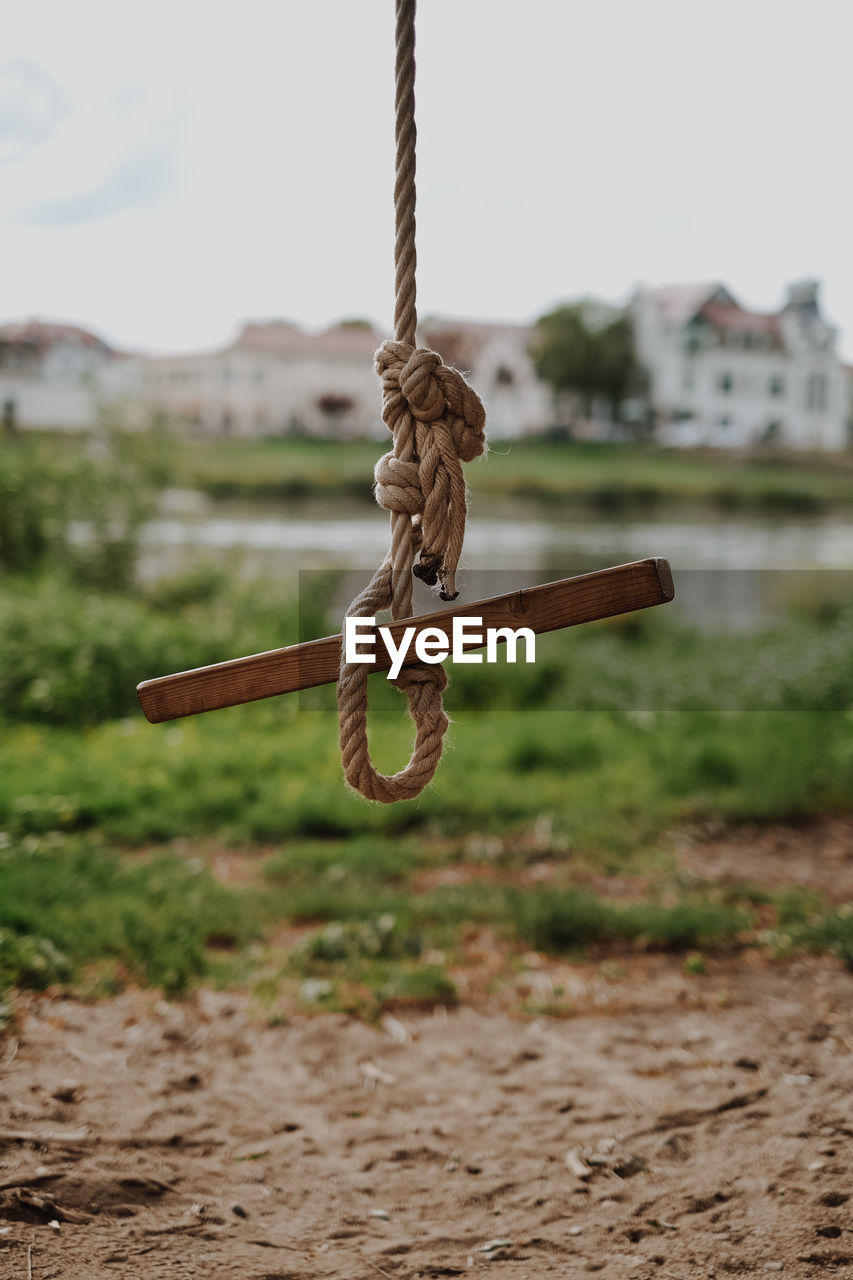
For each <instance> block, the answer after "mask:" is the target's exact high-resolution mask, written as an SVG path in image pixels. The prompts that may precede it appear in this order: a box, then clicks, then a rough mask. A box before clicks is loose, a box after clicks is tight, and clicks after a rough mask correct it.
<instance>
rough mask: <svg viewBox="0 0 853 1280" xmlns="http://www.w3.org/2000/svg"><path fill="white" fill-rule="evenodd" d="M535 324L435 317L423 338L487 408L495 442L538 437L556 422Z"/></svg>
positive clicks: (423, 330)
mask: <svg viewBox="0 0 853 1280" xmlns="http://www.w3.org/2000/svg"><path fill="white" fill-rule="evenodd" d="M533 335H534V330H533V327H532V326H530V325H521V324H489V323H486V322H483V321H472V320H446V319H441V318H439V317H432V318H430V319H429V320H426V321H425V322H424V323H423V324H422V325H421V328H420V331H419V339H420V341H422V342H423V343H424V344H425V345H426V346H428V347H431V348H432V349H433V350H434V351H437V352H438V354H439V355H440V356H441V358H442V360H444V362H445V364H449V365H453V367H454V368H455V369H459V370H460V371H461V372H462V373H465V374H466V375H467V376H468V378H469V381H470V383H471V385H472V386H473V387H474V389H475V390H476V392H477V394H478V395H479V397H480V399H481V400H482V401H483V404H484V405H485V408H486V430H487V432H488V435H489V437H490V438H491V439H492V440H497V439H501V438H505V437H512V436H526V435H537V434H540V433H541V432H543V431H545V430H547V429H548V428H549V427H551V426H552V425H553V422H554V393H553V391H552V390H551V388H550V387H548V386H547V385H546V384H545V383H544V382H542V381H541V380H540V379H539V378H538V377H537V375H536V370H535V369H534V367H533V361H532V360H531V358H530V355H529V348H530V344H531V342H532V340H533Z"/></svg>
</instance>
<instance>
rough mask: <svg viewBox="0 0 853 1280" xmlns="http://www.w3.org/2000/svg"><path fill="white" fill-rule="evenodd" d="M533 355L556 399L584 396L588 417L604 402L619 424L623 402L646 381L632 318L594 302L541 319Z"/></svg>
mask: <svg viewBox="0 0 853 1280" xmlns="http://www.w3.org/2000/svg"><path fill="white" fill-rule="evenodd" d="M530 354H531V357H532V359H533V363H534V365H535V368H536V372H537V373H538V374H539V377H540V378H542V379H543V380H544V381H545V382H547V383H549V384H550V385H551V386H552V387H553V389H554V391H555V392H556V393H557V394H560V393H561V392H573V393H574V394H575V395H577V396H579V397H580V399H581V403H582V404H583V407H584V411H585V413H586V415H587V416H588V417H589V416H590V415H591V411H592V405H593V402H594V401H595V400H597V399H603V400H606V401H607V402H608V404H609V406H610V412H611V415H612V417H613V419H614V421H618V418H619V406H620V404H621V402H622V401H623V400H624V399H625V397H626V396H627V395H629V393H630V392H631V391H635V390H637V389H638V386H639V383H640V380H641V370H640V366H639V363H638V361H637V357H636V354H635V351H634V330H633V325H632V323H631V318H630V316H629V315H628V313H627V312H626V311H618V310H615V309H614V308H611V307H606V306H604V305H603V304H601V303H596V302H592V301H589V300H587V301H584V302H575V303H566V304H564V305H563V306H560V307H557V308H556V309H555V310H554V311H549V312H548V314H547V315H544V316H541V317H540V318H539V320H537V322H536V337H535V338H534V341H533V344H532V346H531V352H530Z"/></svg>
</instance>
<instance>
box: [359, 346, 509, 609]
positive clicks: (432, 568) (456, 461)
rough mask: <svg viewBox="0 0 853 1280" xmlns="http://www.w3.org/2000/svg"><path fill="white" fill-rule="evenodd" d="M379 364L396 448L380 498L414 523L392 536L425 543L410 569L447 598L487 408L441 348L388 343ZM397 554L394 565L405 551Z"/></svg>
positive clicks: (380, 471)
mask: <svg viewBox="0 0 853 1280" xmlns="http://www.w3.org/2000/svg"><path fill="white" fill-rule="evenodd" d="M375 363H376V372H377V373H378V374H379V377H380V379H381V382H382V417H383V420H384V422H385V425H386V426H387V427H388V428H389V430H390V431H391V432H392V434H393V436H394V448H393V450H392V451H391V452H390V453H388V454H386V455H385V457H384V458H380V460H379V462H378V464H377V467H376V472H375V476H376V499H377V501H378V502H379V504H380V506H382V507H385V508H386V509H387V510H389V511H392V512H396V513H397V514H398V515H400V516H403V515H405V517H406V519H407V521H408V523H409V528H408V529H407V531H406V533H405V534H404V533H403V532H402V531H401V530H400V529H399V528H395V532H394V534H393V535H392V536H393V537H394V538H395V540H396V541H397V543H398V544H400V543H402V541H403V540H404V539H405V541H406V543H407V547H408V546H411V547H412V548H417V547H418V546H419V547H420V559H419V562H418V563H417V564H415V565H413V566H412V569H411V572H413V573H414V574H415V576H416V577H418V578H420V579H421V580H422V581H423V582H426V583H427V584H428V585H429V586H436V585H437V586H438V587H439V593H440V595H441V598H442V600H454V599H455V598H456V596H457V594H458V593H457V591H456V585H455V582H456V567H457V564H458V562H459V556H460V554H461V552H462V540H463V537H464V534H465V513H466V509H467V497H466V491H465V481H464V478H463V476H462V468H461V465H460V464H461V463H462V462H470V461H471V460H472V459H473V458H476V457H477V456H478V455H479V454H481V453H482V452H483V450H484V448H485V444H486V437H485V424H486V412H485V409H484V408H483V404H482V401H481V400H480V397H479V396H478V395H477V393H476V391H475V390H474V389H473V387H471V386H470V385H469V384H468V383H467V382H466V381H465V379H464V378H463V377H462V375H461V374H460V373H459V372H457V370H456V369H451V368H449V367H448V366H447V365H445V364H444V363H443V362H442V360H441V357H440V356H439V355H437V354H436V352H435V351H430V350H428V349H427V348H425V347H415V346H413V345H412V344H410V343H408V342H384V343H383V344H382V346H381V347H380V348H379V350H378V351H377V353H376V362H375ZM418 517H421V518H420V519H419V518H418ZM402 558H403V559H405V556H403V557H402ZM393 560H394V566H395V569H396V568H397V567H398V565H399V564H400V563H401V558H400V557H399V556H398V555H397V554H395V555H394V557H393ZM407 573H408V570H407Z"/></svg>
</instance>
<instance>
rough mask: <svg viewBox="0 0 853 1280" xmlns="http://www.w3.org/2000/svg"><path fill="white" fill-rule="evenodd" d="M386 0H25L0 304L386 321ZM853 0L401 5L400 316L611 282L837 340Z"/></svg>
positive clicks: (217, 326) (124, 325)
mask: <svg viewBox="0 0 853 1280" xmlns="http://www.w3.org/2000/svg"><path fill="white" fill-rule="evenodd" d="M393 9H394V5H393V0H298V3H297V0H239V3H238V2H237V0H206V2H204V3H195V0H165V2H164V0H146V4H145V5H139V4H136V3H134V4H131V3H130V2H129V0H107V2H105V3H102V2H101V0H75V2H74V3H73V4H69V3H68V2H67V0H28V2H27V3H26V4H18V5H15V6H12V5H10V6H8V7H7V10H6V12H5V13H4V19H3V37H2V45H0V48H2V53H0V229H2V244H3V249H2V273H0V318H11V317H20V316H25V315H38V316H41V317H43V318H58V319H66V320H74V321H77V322H79V323H81V324H84V325H85V326H87V327H90V328H93V329H95V330H96V331H98V332H100V333H101V334H102V335H103V336H104V337H106V338H107V339H108V340H109V341H112V342H114V343H115V344H117V345H118V346H120V347H123V348H133V349H145V350H158V351H181V350H187V349H195V348H202V347H206V346H210V345H216V344H219V343H223V342H224V341H226V340H227V339H228V338H229V337H230V336H231V335H232V334H233V332H234V331H235V328H236V326H237V325H238V323H239V322H240V321H241V320H243V319H246V318H249V317H253V318H258V317H268V316H285V317H289V318H291V319H294V320H297V321H299V322H301V323H303V324H305V325H308V326H321V325H324V324H327V323H330V322H332V321H334V320H335V319H338V318H340V317H342V316H366V317H368V318H370V319H372V320H374V321H375V322H376V323H377V324H378V325H379V326H380V327H382V328H383V329H386V328H387V327H388V325H389V324H390V320H391V316H392V314H393V195H392V193H393V165H394V147H393V94H394V74H393V58H394V35H393V29H394V14H393ZM851 47H853V3H849V2H848V0H714V3H713V4H709V3H707V0H523V2H522V0H512V3H510V0H421V2H420V6H419V14H418V76H417V115H418V130H419V137H418V254H419V265H418V293H419V312H420V314H421V315H422V316H423V315H426V314H428V313H430V312H432V313H434V312H441V313H444V314H450V315H457V316H466V317H472V318H473V317H476V318H486V319H489V318H494V319H518V320H529V319H533V318H535V317H536V316H537V315H538V314H541V312H542V311H543V310H545V309H547V308H548V307H550V306H552V305H554V304H555V303H557V302H559V301H562V300H564V299H567V298H572V297H577V296H579V295H582V294H594V295H597V296H600V297H603V298H606V299H609V300H612V301H621V300H624V299H625V298H626V297H627V296H628V294H629V292H630V290H631V289H632V288H633V287H634V286H635V285H636V283H637V282H639V281H647V282H651V283H669V282H676V281H693V280H705V279H719V280H722V281H725V282H726V283H727V284H728V285H729V286H730V287H731V289H732V290H733V292H734V293H735V295H736V296H737V297H738V298H739V299H740V300H741V301H742V302H743V303H744V304H745V305H748V306H753V307H756V308H759V309H771V308H774V307H776V306H778V305H779V304H780V303H781V301H782V300H783V296H784V288H785V284H786V282H788V281H789V280H792V279H795V278H798V277H802V276H807V275H808V276H815V277H817V278H819V279H820V280H821V281H822V282H823V299H824V304H825V310H826V312H827V314H828V317H829V318H830V319H831V320H832V321H833V322H834V323H836V324H837V325H839V326H840V328H841V330H842V349H843V351H844V353H845V356H846V358H848V359H851V358H853V270H851V260H850V259H851V245H853V198H851V197H853V162H851V159H850V157H851V153H853V141H851V139H853V90H851V78H852V77H851Z"/></svg>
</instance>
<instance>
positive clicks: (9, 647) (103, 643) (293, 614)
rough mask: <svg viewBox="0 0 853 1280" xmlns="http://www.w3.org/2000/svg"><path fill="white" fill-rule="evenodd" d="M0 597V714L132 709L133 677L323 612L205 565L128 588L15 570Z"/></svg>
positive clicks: (27, 716) (219, 651)
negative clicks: (135, 590)
mask: <svg viewBox="0 0 853 1280" xmlns="http://www.w3.org/2000/svg"><path fill="white" fill-rule="evenodd" d="M0 601H2V606H1V607H0V715H2V716H3V717H4V718H6V719H9V720H25V721H27V720H28V721H40V722H43V723H47V724H57V725H61V724H69V725H75V724H76V725H86V724H96V723H100V722H102V721H105V720H111V719H115V718H116V717H118V716H122V715H129V714H137V713H138V703H137V699H136V686H137V684H138V683H139V682H140V681H141V680H144V679H146V678H148V677H151V676H155V675H162V674H164V673H166V672H168V671H182V670H187V669H188V668H190V667H195V666H203V665H206V664H207V663H212V662H221V661H223V660H224V659H225V658H230V657H235V656H237V655H239V654H240V653H256V652H257V651H258V650H259V649H263V648H276V647H278V646H279V645H282V644H287V643H293V642H295V641H296V640H297V639H298V627H299V622H300V614H301V621H302V623H303V625H305V626H306V627H310V626H312V625H316V626H318V627H321V626H322V625H323V622H324V621H325V620H324V619H321V617H320V616H319V615H315V616H313V617H312V609H311V602H310V600H303V601H302V605H301V609H298V608H297V604H296V601H295V600H294V599H293V598H292V596H291V595H290V593H285V592H284V591H283V590H282V591H279V592H276V591H275V590H272V589H270V588H269V586H265V587H263V588H261V587H258V586H252V584H250V583H249V584H245V583H244V584H239V583H236V582H233V581H230V580H229V579H227V578H226V577H224V576H222V575H219V574H216V573H213V572H211V571H209V570H208V571H195V572H193V573H191V574H189V575H187V576H186V577H180V578H173V579H167V580H165V581H162V582H159V583H157V584H156V585H155V586H153V587H152V588H150V590H149V592H148V594H147V595H143V594H141V593H139V594H137V595H136V596H129V595H127V596H126V595H118V594H114V593H106V592H102V591H96V590H94V589H88V590H81V589H80V587H79V586H78V585H75V584H74V583H73V582H71V581H70V580H69V579H68V578H66V577H64V576H58V575H56V574H49V575H48V574H44V575H42V576H41V577H38V578H35V579H29V578H24V577H15V578H9V579H6V581H5V582H3V581H0ZM317 634H322V631H318V632H317Z"/></svg>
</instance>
